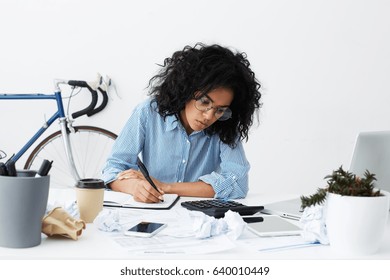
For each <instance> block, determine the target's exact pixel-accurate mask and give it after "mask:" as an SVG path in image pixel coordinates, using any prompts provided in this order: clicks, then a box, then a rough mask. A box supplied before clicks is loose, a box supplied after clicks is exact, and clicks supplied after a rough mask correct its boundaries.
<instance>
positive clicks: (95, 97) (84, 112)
mask: <svg viewBox="0 0 390 280" xmlns="http://www.w3.org/2000/svg"><path fill="white" fill-rule="evenodd" d="M66 83H67V84H68V85H70V86H74V87H82V88H87V89H88V90H89V92H90V93H91V98H92V99H91V103H90V104H89V105H88V106H87V107H86V108H84V109H82V110H80V111H77V112H74V113H73V114H72V118H73V119H76V118H78V117H81V116H82V115H87V116H88V117H90V116H93V115H94V114H96V113H98V112H100V111H102V110H103V109H104V108H105V107H106V106H107V103H108V95H107V91H105V90H104V89H102V88H101V87H100V86H98V87H97V89H96V90H95V89H93V87H92V86H90V85H89V84H88V83H87V82H86V81H76V80H69V81H66ZM97 91H99V92H100V93H101V94H102V96H103V101H102V103H101V104H100V105H99V106H98V107H96V104H97V101H98V93H97ZM95 107H96V108H95Z"/></svg>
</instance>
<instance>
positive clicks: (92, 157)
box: [24, 126, 117, 188]
mask: <svg viewBox="0 0 390 280" xmlns="http://www.w3.org/2000/svg"><path fill="white" fill-rule="evenodd" d="M74 129H75V132H74V133H73V132H69V141H70V144H71V146H72V153H73V158H74V163H75V166H76V169H77V171H78V173H79V175H80V177H81V178H100V176H101V170H102V167H103V165H104V163H105V161H106V159H107V156H108V154H109V152H110V151H111V148H112V145H113V143H114V141H115V139H116V137H117V135H115V134H114V133H112V132H110V131H108V130H105V129H102V128H99V127H93V126H75V127H74ZM44 159H47V160H50V161H51V160H52V161H53V165H52V168H51V170H50V173H49V174H50V187H57V188H69V187H74V186H75V184H76V181H75V179H74V177H73V176H72V172H71V171H70V168H69V163H68V160H67V157H66V155H65V149H64V143H63V137H62V134H61V131H60V130H59V131H57V132H54V133H53V134H51V135H49V136H48V137H46V138H45V139H44V140H43V141H42V142H41V143H39V145H38V146H37V147H36V148H35V149H34V150H33V151H32V153H31V154H30V156H29V157H28V159H27V161H26V163H25V165H24V168H25V169H32V170H38V169H39V167H40V166H41V164H42V161H43V160H44Z"/></svg>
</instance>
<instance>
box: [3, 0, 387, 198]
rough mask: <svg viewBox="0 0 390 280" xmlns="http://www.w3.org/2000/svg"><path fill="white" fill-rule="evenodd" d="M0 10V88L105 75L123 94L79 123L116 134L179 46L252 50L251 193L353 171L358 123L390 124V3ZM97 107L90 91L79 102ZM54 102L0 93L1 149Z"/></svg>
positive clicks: (240, 0)
mask: <svg viewBox="0 0 390 280" xmlns="http://www.w3.org/2000/svg"><path fill="white" fill-rule="evenodd" d="M0 11H1V16H0V42H1V43H0V92H2V93H21V92H23V93H30V92H31V93H32V92H41V93H49V92H50V91H52V89H53V83H52V81H53V79H55V78H62V79H80V80H93V79H94V78H95V75H96V73H97V72H100V73H101V74H103V75H105V74H107V75H109V76H110V77H111V78H112V79H113V81H114V83H115V84H116V86H117V90H118V92H119V94H120V96H121V98H118V97H117V96H115V95H114V96H112V99H111V100H110V103H109V105H108V106H107V109H106V110H105V111H104V112H102V113H100V114H98V115H96V116H93V117H91V118H87V117H83V118H80V119H78V120H77V122H76V124H90V125H96V126H101V127H104V128H106V129H109V130H111V131H113V132H115V133H119V132H120V130H121V128H122V126H123V125H124V123H125V122H126V120H127V118H128V117H129V115H130V113H131V111H132V109H133V108H134V106H135V105H136V104H138V103H139V102H140V101H141V100H143V99H144V98H146V96H147V95H146V94H147V90H146V86H147V84H148V81H149V79H150V78H151V77H152V76H153V75H154V74H155V73H156V71H157V70H158V69H159V68H158V67H157V65H156V64H157V63H162V62H163V59H164V58H165V57H168V56H170V55H171V54H172V53H173V52H174V51H176V50H179V49H182V48H183V47H184V46H185V45H194V44H195V43H196V42H204V43H207V44H212V43H219V44H222V45H224V46H230V47H233V48H235V49H238V50H240V51H244V52H246V53H247V55H248V58H249V60H250V62H251V64H252V69H253V70H254V72H255V73H256V75H257V78H258V79H259V81H260V82H261V84H262V93H263V108H262V110H261V113H260V115H259V120H260V122H259V124H258V125H255V126H253V128H252V130H251V133H250V137H249V142H248V143H246V144H245V148H246V152H247V157H248V159H249V161H250V163H251V166H252V169H251V171H250V189H251V192H257V193H259V192H260V193H278V192H285V193H291V194H303V193H311V192H313V191H315V190H316V189H317V188H318V187H322V186H323V185H324V184H325V182H324V180H323V177H324V176H325V175H327V174H329V173H330V172H331V171H332V170H334V169H336V168H338V167H339V166H340V165H344V166H345V167H348V165H349V162H350V158H351V156H352V150H353V145H354V141H355V138H356V135H357V133H358V132H359V131H369V130H370V131H371V130H387V129H389V126H390V125H389V123H388V122H389V117H390V110H389V109H388V108H389V104H390V94H389V89H390V86H389V78H390V36H389V35H390V17H389V14H390V1H385V0H383V1H380V0H365V1H363V0H355V1H352V0H348V1H347V0H346V1H342V0H327V1H309V0H299V1H291V0H290V1H289V0H274V1H271V0H269V1H265V0H261V1H249V0H214V1H210V0H197V1H183V0H182V1H180V0H145V1H125V0H123V1H119V0H84V1H76V0H51V1H50V0H35V1H27V0H25V1H22V0H0ZM88 103H89V98H88V96H87V95H86V94H85V95H82V94H80V95H79V96H77V97H76V98H75V99H74V100H73V104H72V105H73V106H72V108H75V109H76V108H83V107H84V106H85V105H87V104H88ZM50 105H53V104H52V101H51V102H50V101H47V102H42V103H41V102H37V101H0V117H1V125H0V149H2V150H5V151H7V152H8V153H9V154H11V153H13V152H16V151H17V149H18V148H20V147H21V146H22V144H24V142H25V141H26V140H27V138H28V137H29V136H30V135H32V134H33V132H34V131H35V130H36V129H37V128H38V127H39V126H40V125H42V123H43V121H44V118H45V116H46V117H47V118H48V117H49V116H50V115H51V114H52V112H53V107H51V106H50ZM21 164H22V160H21V162H20V163H18V165H21Z"/></svg>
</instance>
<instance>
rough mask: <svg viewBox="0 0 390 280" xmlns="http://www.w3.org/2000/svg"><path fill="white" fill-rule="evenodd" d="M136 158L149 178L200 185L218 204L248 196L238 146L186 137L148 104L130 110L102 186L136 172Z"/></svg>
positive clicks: (201, 133)
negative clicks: (211, 192)
mask: <svg viewBox="0 0 390 280" xmlns="http://www.w3.org/2000/svg"><path fill="white" fill-rule="evenodd" d="M139 154H142V160H143V162H144V164H145V166H146V167H147V169H148V171H149V174H150V175H151V176H153V177H154V178H156V179H157V180H160V181H162V182H166V183H172V182H195V181H198V180H201V181H203V182H205V183H207V184H210V185H211V186H212V187H213V189H214V191H215V198H223V199H228V198H244V197H245V196H246V194H247V192H248V171H249V168H250V166H249V163H248V161H247V159H246V157H245V152H244V149H243V146H242V143H241V142H238V143H237V146H236V147H235V148H234V149H233V148H231V147H229V146H228V145H227V144H224V143H223V142H221V140H220V138H219V136H218V135H212V136H209V135H207V134H206V133H205V132H204V131H194V132H193V133H191V134H190V135H187V133H186V130H185V129H184V127H183V126H182V124H181V122H180V121H179V120H177V118H176V117H175V116H168V117H166V119H165V121H164V119H163V117H161V115H159V114H158V112H157V104H156V103H155V102H151V99H148V100H146V101H144V102H142V103H141V104H139V105H138V106H137V107H136V108H135V109H134V111H133V113H132V115H131V116H130V118H129V120H128V121H127V123H126V125H125V127H124V128H123V130H122V131H121V133H120V134H119V136H118V138H117V139H116V141H115V143H114V146H113V149H112V152H111V154H110V156H109V157H108V159H107V162H106V164H105V166H104V168H103V180H104V181H105V182H106V184H108V183H110V182H112V181H114V180H115V177H116V175H117V174H118V173H119V172H121V171H123V170H127V169H136V170H137V169H138V167H137V165H136V160H137V156H138V155H139Z"/></svg>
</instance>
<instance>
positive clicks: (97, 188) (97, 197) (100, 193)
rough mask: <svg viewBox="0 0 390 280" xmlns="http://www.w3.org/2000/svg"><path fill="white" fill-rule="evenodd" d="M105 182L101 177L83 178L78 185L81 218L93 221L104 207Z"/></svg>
mask: <svg viewBox="0 0 390 280" xmlns="http://www.w3.org/2000/svg"><path fill="white" fill-rule="evenodd" d="M103 199H104V182H103V180H100V179H93V178H88V179H81V180H79V181H78V182H77V185H76V200H77V207H78V208H79V212H80V219H82V220H83V221H84V222H86V223H92V222H93V220H94V219H95V218H96V216H97V215H98V214H99V212H100V211H102V209H103Z"/></svg>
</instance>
